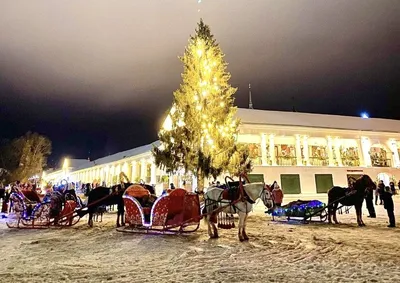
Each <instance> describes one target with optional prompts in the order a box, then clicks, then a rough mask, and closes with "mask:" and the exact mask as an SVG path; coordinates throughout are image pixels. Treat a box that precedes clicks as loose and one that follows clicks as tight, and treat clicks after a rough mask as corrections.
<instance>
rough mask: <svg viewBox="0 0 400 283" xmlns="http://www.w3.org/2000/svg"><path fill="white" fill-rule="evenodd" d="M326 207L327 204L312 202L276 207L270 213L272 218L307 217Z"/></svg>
mask: <svg viewBox="0 0 400 283" xmlns="http://www.w3.org/2000/svg"><path fill="white" fill-rule="evenodd" d="M324 207H325V203H323V202H320V201H319V200H311V201H309V202H306V203H302V204H296V203H294V204H293V205H290V204H289V206H286V207H276V208H275V209H274V210H272V211H269V213H270V214H272V216H287V217H305V216H310V215H313V214H314V213H316V212H317V211H318V210H320V209H322V208H324Z"/></svg>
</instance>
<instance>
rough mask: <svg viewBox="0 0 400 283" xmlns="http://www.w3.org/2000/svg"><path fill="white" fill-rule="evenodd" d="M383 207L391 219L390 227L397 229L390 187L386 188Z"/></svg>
mask: <svg viewBox="0 0 400 283" xmlns="http://www.w3.org/2000/svg"><path fill="white" fill-rule="evenodd" d="M382 197H383V205H384V208H385V209H386V211H387V214H388V217H389V226H388V227H396V221H395V218H394V203H393V199H392V193H391V191H390V187H386V188H385V191H384V192H383V195H382Z"/></svg>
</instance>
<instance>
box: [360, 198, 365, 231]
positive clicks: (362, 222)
mask: <svg viewBox="0 0 400 283" xmlns="http://www.w3.org/2000/svg"><path fill="white" fill-rule="evenodd" d="M362 205H363V204H362V203H361V204H360V208H359V210H360V222H361V225H362V226H365V223H364V221H363V219H362Z"/></svg>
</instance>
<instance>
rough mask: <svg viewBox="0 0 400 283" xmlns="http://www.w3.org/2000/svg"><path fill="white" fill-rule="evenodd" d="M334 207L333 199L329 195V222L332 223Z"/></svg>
mask: <svg viewBox="0 0 400 283" xmlns="http://www.w3.org/2000/svg"><path fill="white" fill-rule="evenodd" d="M332 209H333V205H332V204H331V199H330V198H329V197H328V223H329V224H332Z"/></svg>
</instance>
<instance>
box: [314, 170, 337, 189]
mask: <svg viewBox="0 0 400 283" xmlns="http://www.w3.org/2000/svg"><path fill="white" fill-rule="evenodd" d="M315 185H316V186H317V193H318V194H323V193H326V192H328V190H329V189H331V188H332V187H333V178H332V174H315Z"/></svg>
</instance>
